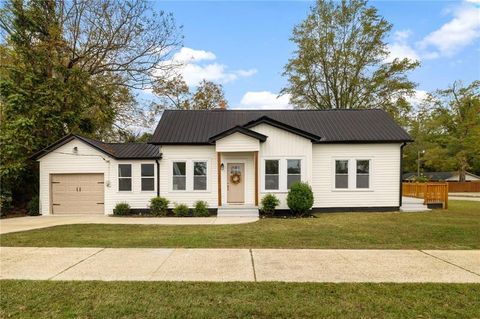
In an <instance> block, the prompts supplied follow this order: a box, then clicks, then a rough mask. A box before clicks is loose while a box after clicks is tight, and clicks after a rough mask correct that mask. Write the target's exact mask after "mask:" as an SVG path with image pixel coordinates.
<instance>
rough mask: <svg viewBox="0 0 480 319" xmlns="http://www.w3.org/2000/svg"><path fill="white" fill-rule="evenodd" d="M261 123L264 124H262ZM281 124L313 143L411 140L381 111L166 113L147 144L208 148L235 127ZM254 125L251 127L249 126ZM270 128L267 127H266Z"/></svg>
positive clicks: (189, 111) (181, 111) (198, 111)
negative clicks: (203, 145) (211, 139)
mask: <svg viewBox="0 0 480 319" xmlns="http://www.w3.org/2000/svg"><path fill="white" fill-rule="evenodd" d="M262 119H263V120H262ZM268 120H270V122H272V123H277V124H278V123H280V124H281V125H283V126H284V127H283V128H284V129H285V128H290V129H291V130H293V131H295V132H294V133H297V134H299V135H302V134H303V135H305V137H308V138H310V139H311V140H312V141H313V142H314V143H393V142H408V141H411V140H412V139H411V137H410V136H409V135H408V134H407V132H405V130H403V129H402V128H401V127H400V126H399V125H398V124H397V123H395V121H394V120H393V119H392V118H391V117H390V115H388V113H386V112H385V111H383V110H377V109H365V110H325V111H321V110H318V111H317V110H210V111H204V110H202V111H200V110H188V111H187V110H166V111H164V113H163V115H162V117H161V119H160V121H159V123H158V126H157V128H156V130H155V133H154V134H153V136H152V138H151V140H150V143H153V144H209V143H210V142H209V139H210V138H212V137H214V136H216V135H218V134H221V133H222V132H224V131H227V130H229V129H232V128H233V127H235V126H243V127H246V128H251V127H252V126H254V125H256V124H259V123H262V122H265V121H266V122H267V123H268ZM252 123H253V124H252ZM269 124H270V123H269Z"/></svg>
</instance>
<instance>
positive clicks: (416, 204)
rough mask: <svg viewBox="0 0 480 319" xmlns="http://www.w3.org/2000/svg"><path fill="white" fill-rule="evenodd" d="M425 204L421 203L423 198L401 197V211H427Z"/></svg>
mask: <svg viewBox="0 0 480 319" xmlns="http://www.w3.org/2000/svg"><path fill="white" fill-rule="evenodd" d="M429 210H430V208H428V207H427V205H423V199H419V198H413V197H402V207H400V211H401V212H424V211H429Z"/></svg>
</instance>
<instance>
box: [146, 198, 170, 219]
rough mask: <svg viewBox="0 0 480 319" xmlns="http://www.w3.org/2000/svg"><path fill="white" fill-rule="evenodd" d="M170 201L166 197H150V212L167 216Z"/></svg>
mask: <svg viewBox="0 0 480 319" xmlns="http://www.w3.org/2000/svg"><path fill="white" fill-rule="evenodd" d="M168 204H170V201H169V200H168V199H166V198H164V197H153V198H152V199H150V213H151V214H152V215H155V216H167V213H168Z"/></svg>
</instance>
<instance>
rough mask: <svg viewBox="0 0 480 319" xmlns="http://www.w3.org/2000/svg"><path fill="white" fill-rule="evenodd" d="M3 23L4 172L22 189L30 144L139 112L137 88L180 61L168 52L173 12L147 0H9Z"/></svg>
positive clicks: (0, 171) (112, 128) (0, 14)
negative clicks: (176, 61) (157, 9)
mask: <svg viewBox="0 0 480 319" xmlns="http://www.w3.org/2000/svg"><path fill="white" fill-rule="evenodd" d="M0 30H1V36H2V39H1V40H2V41H1V43H0V53H1V59H2V63H1V69H0V75H1V76H0V97H1V100H0V103H1V105H0V106H1V112H0V145H1V149H2V151H1V157H0V159H1V162H0V178H1V179H2V181H1V183H2V190H6V189H15V188H16V189H17V190H19V192H20V193H23V192H25V191H26V190H27V189H28V187H29V185H31V184H32V183H27V182H26V180H27V178H30V177H31V176H33V175H35V174H34V170H33V168H32V163H31V162H29V161H28V160H27V159H28V156H30V155H31V154H32V153H33V152H35V151H37V150H39V149H41V148H43V147H45V146H46V145H48V144H49V143H51V142H53V141H55V140H56V139H58V138H60V137H61V136H63V135H65V134H67V133H70V132H73V133H82V134H86V135H89V136H93V137H99V138H104V139H105V138H107V139H108V137H112V136H113V135H115V134H116V132H118V131H124V130H125V127H126V126H128V125H131V124H133V123H135V122H136V121H137V120H138V119H141V118H142V112H143V109H142V108H141V107H139V105H138V103H136V101H135V92H134V90H135V89H144V88H148V87H151V85H152V82H153V81H155V80H156V79H158V78H159V77H162V76H163V74H165V73H166V72H167V71H169V70H170V69H171V68H174V67H175V66H174V65H171V64H168V63H165V61H169V60H170V59H171V53H172V52H173V51H174V50H175V49H176V48H177V47H178V45H179V44H180V43H179V42H180V41H181V37H180V36H179V32H178V29H177V28H176V26H175V23H174V20H173V17H172V16H171V15H169V14H165V13H163V12H156V11H155V10H153V8H152V7H151V6H150V4H149V2H147V1H146V0H131V1H120V0H30V1H22V0H9V1H6V2H3V5H2V8H1V10H0ZM33 184H35V183H33Z"/></svg>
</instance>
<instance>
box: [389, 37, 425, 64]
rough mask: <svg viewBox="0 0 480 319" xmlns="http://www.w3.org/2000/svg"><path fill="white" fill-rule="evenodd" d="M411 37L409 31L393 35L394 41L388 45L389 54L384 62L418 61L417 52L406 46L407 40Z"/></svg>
mask: <svg viewBox="0 0 480 319" xmlns="http://www.w3.org/2000/svg"><path fill="white" fill-rule="evenodd" d="M410 35H411V31H410V30H402V31H397V32H395V34H394V41H393V43H392V44H389V45H388V50H389V51H390V54H389V55H388V57H387V58H386V59H385V60H386V62H392V61H393V60H395V59H404V58H407V59H410V60H420V58H419V56H418V54H417V52H416V51H415V50H414V49H413V48H412V47H411V46H410V45H408V44H407V40H408V38H409V37H410Z"/></svg>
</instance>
